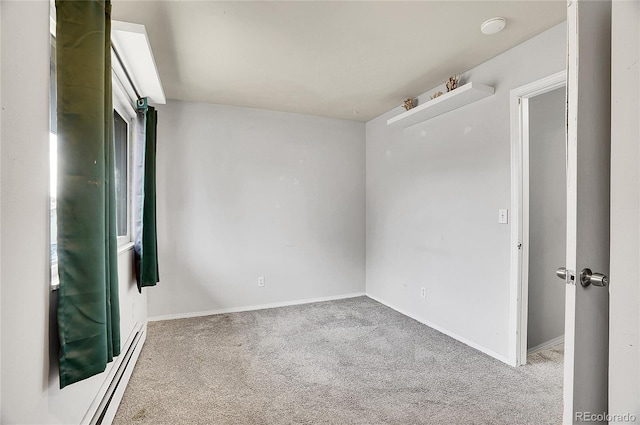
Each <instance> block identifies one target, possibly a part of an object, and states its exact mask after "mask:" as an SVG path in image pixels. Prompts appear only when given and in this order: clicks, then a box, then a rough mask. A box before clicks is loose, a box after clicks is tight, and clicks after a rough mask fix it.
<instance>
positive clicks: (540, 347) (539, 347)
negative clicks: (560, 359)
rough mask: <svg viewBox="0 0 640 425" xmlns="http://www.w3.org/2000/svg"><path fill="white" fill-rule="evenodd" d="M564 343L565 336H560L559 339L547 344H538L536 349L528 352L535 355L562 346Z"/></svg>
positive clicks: (533, 348) (530, 349) (551, 340)
mask: <svg viewBox="0 0 640 425" xmlns="http://www.w3.org/2000/svg"><path fill="white" fill-rule="evenodd" d="M563 343H564V335H560V336H559V337H556V338H553V339H550V340H549V341H547V342H543V343H542V344H538V345H536V346H535V347H532V348H529V349H528V350H527V354H534V353H537V352H538V351H542V350H546V349H548V348H552V347H555V346H556V345H560V344H563Z"/></svg>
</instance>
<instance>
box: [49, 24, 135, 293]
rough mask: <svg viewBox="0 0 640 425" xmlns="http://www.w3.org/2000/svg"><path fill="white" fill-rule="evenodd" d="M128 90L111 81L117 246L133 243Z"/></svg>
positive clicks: (53, 143) (53, 176)
mask: <svg viewBox="0 0 640 425" xmlns="http://www.w3.org/2000/svg"><path fill="white" fill-rule="evenodd" d="M55 48H56V47H55V37H53V36H52V37H51V62H50V63H51V69H50V92H49V111H50V116H49V128H50V130H49V173H50V177H49V178H50V205H49V210H50V211H49V217H50V226H49V228H50V241H51V242H50V259H51V286H52V287H53V289H56V288H57V286H58V249H57V248H58V244H57V236H58V229H57V214H56V212H57V210H56V195H57V174H58V160H57V134H56V103H57V97H56V64H55V58H56V51H55ZM125 93H127V91H126V90H125V89H124V87H123V86H122V83H121V82H120V80H119V79H118V78H117V77H116V76H115V75H114V78H113V104H114V110H113V143H114V163H115V192H116V227H117V229H116V230H117V236H118V245H119V246H122V245H125V244H128V243H129V242H131V241H132V232H131V227H132V226H131V190H130V188H131V184H130V181H131V172H130V164H131V161H130V157H131V143H130V142H129V140H130V137H131V135H132V134H133V133H132V129H133V127H134V125H133V123H134V122H135V117H136V112H135V109H134V107H133V106H132V105H133V102H132V101H131V100H130V99H128V97H127V95H126V94H125Z"/></svg>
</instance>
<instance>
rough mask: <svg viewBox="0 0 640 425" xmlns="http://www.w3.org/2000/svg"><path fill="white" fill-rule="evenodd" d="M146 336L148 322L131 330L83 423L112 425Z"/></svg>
mask: <svg viewBox="0 0 640 425" xmlns="http://www.w3.org/2000/svg"><path fill="white" fill-rule="evenodd" d="M146 337H147V326H146V324H139V325H138V326H136V328H134V330H133V332H131V335H130V336H129V338H128V339H127V342H126V343H125V345H124V348H125V351H124V352H123V353H121V354H120V355H119V356H118V357H117V360H116V362H115V363H114V365H113V367H112V368H111V370H110V372H109V374H108V375H107V379H106V380H105V383H104V384H103V385H102V387H101V388H100V391H99V392H98V395H97V396H96V398H95V399H94V401H93V403H92V404H91V406H90V407H89V410H88V411H87V413H86V414H85V416H84V418H83V420H82V422H81V425H110V424H111V423H112V422H113V419H114V418H115V416H116V412H117V411H118V406H119V405H120V401H121V400H122V396H123V395H124V390H125V389H126V388H127V384H128V382H129V378H131V373H133V367H134V366H135V364H136V361H137V360H138V357H139V356H140V352H141V351H142V346H143V345H144V341H145V339H146Z"/></svg>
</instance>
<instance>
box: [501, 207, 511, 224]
mask: <svg viewBox="0 0 640 425" xmlns="http://www.w3.org/2000/svg"><path fill="white" fill-rule="evenodd" d="M508 222H509V210H508V209H506V208H504V209H499V210H498V224H507V223H508Z"/></svg>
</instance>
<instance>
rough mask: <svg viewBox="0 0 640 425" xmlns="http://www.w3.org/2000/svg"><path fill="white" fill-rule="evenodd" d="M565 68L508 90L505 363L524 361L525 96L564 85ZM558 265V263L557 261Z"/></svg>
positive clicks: (526, 276) (526, 279)
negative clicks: (508, 244) (508, 245)
mask: <svg viewBox="0 0 640 425" xmlns="http://www.w3.org/2000/svg"><path fill="white" fill-rule="evenodd" d="M566 84H567V72H566V70H563V71H560V72H557V73H555V74H552V75H549V76H547V77H545V78H541V79H539V80H537V81H534V82H532V83H529V84H526V85H524V86H521V87H518V88H515V89H513V90H511V94H510V120H511V249H510V255H511V261H510V263H511V265H510V314H509V316H510V318H509V319H510V320H509V363H510V364H511V365H512V366H521V365H524V364H526V363H527V320H528V312H529V309H528V296H529V99H531V98H533V97H536V96H539V95H541V94H544V93H547V92H550V91H552V90H555V89H558V88H561V87H566ZM559 266H560V264H559Z"/></svg>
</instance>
